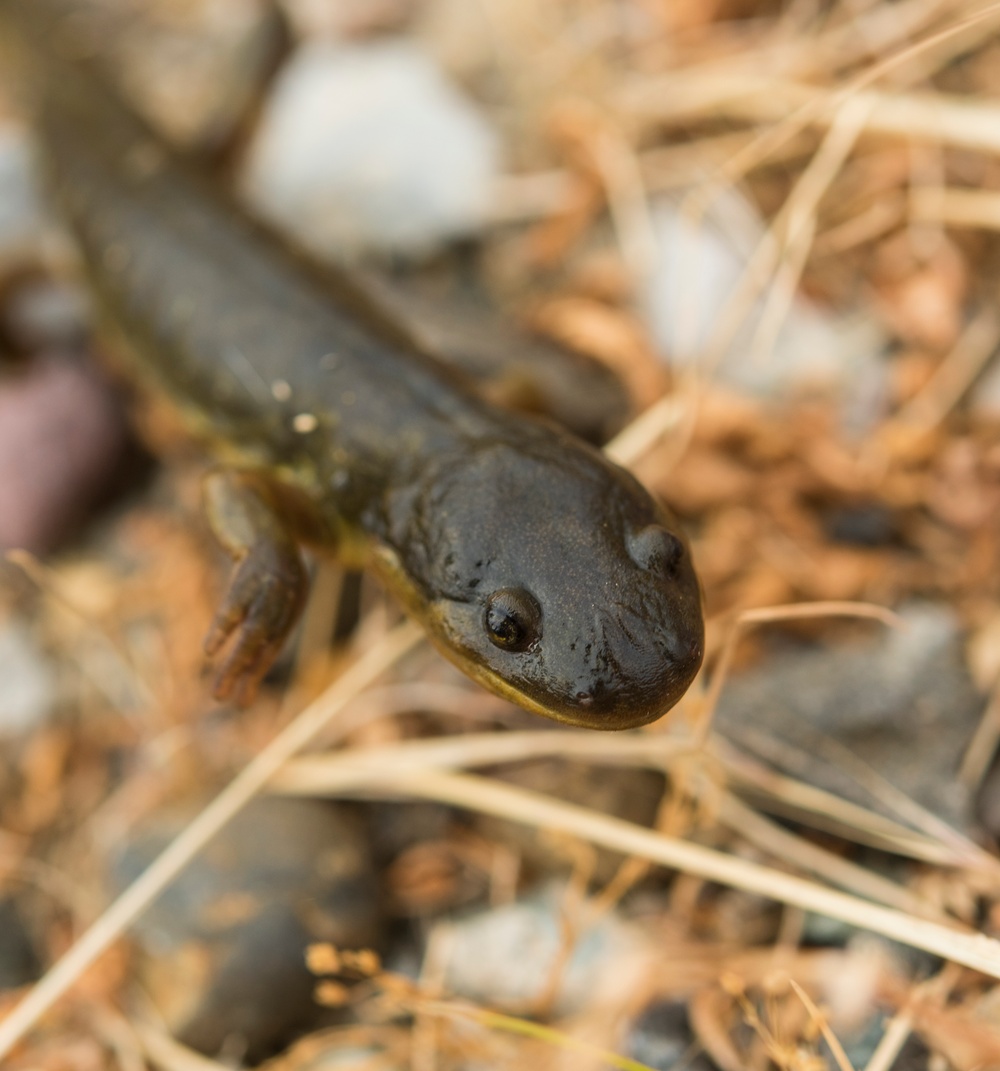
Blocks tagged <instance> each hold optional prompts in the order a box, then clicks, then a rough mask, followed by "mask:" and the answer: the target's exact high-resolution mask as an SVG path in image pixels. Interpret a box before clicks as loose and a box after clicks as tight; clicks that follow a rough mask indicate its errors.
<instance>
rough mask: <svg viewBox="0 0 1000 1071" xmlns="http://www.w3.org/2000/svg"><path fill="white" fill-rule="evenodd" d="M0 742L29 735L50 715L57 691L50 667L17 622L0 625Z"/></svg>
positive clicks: (27, 633) (53, 707) (51, 667)
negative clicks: (1, 687)
mask: <svg viewBox="0 0 1000 1071" xmlns="http://www.w3.org/2000/svg"><path fill="white" fill-rule="evenodd" d="M0 680H2V681H3V689H2V691H0V740H3V739H4V738H5V737H7V738H10V737H16V736H21V735H24V734H26V733H29V732H31V731H32V730H33V729H35V728H37V727H39V726H41V725H43V724H45V722H47V721H48V720H49V718H50V716H51V715H52V712H53V710H54V709H55V705H56V701H57V699H58V695H59V691H58V684H57V681H56V676H55V671H54V668H53V666H52V663H51V662H50V661H49V659H48V658H47V657H46V655H45V654H44V653H43V651H42V650H41V649H40V648H39V647H38V645H37V644H36V643H35V641H34V638H33V637H32V635H31V633H30V632H28V630H27V629H26V628H25V627H24V626H23V625H21V624H20V623H19V622H17V621H13V620H11V621H6V622H0Z"/></svg>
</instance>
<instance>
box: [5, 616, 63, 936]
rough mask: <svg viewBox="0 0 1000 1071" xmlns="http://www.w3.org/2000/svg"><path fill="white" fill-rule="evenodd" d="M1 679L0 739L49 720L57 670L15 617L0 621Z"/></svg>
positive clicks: (27, 730) (15, 735)
mask: <svg viewBox="0 0 1000 1071" xmlns="http://www.w3.org/2000/svg"><path fill="white" fill-rule="evenodd" d="M0 680H2V681H3V702H2V703H0V741H3V740H5V739H8V740H9V739H11V738H14V737H19V736H26V735H27V734H28V733H30V732H31V731H32V730H34V729H36V728H38V727H39V726H41V725H43V724H45V723H46V722H47V721H48V720H49V718H50V717H51V715H52V713H53V712H54V710H55V706H56V702H57V700H58V698H59V691H58V684H57V679H56V674H55V672H54V668H53V666H52V664H51V662H50V661H49V659H48V658H47V657H46V655H45V653H44V652H43V651H42V650H41V649H40V648H39V646H38V645H37V644H36V643H35V640H34V637H33V636H32V635H31V633H30V632H29V631H28V630H27V629H26V628H25V627H24V626H23V625H22V624H21V623H19V622H18V621H16V620H8V621H3V622H0ZM2 929H3V924H2V923H0V931H2Z"/></svg>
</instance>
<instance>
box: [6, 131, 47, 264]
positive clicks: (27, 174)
mask: <svg viewBox="0 0 1000 1071" xmlns="http://www.w3.org/2000/svg"><path fill="white" fill-rule="evenodd" d="M44 226H45V215H44V212H43V209H42V204H41V200H40V198H39V195H38V184H37V179H36V175H35V168H34V162H33V157H32V152H31V144H30V141H29V138H28V135H27V133H26V132H25V131H23V130H22V129H21V128H20V127H17V126H14V125H13V124H11V123H0V273H2V272H6V271H10V270H12V269H14V268H16V267H18V266H19V265H20V264H21V263H22V262H23V261H25V260H29V261H30V260H34V259H35V256H36V254H37V252H38V250H39V247H40V245H41V242H42V233H43V230H44Z"/></svg>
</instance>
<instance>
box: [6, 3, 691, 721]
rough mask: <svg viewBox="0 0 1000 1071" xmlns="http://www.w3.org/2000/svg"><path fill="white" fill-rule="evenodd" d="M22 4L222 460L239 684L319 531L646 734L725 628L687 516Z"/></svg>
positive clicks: (55, 131) (127, 301) (62, 134)
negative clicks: (526, 408) (181, 147)
mask: <svg viewBox="0 0 1000 1071" xmlns="http://www.w3.org/2000/svg"><path fill="white" fill-rule="evenodd" d="M0 16H3V17H4V18H5V20H6V21H5V22H4V32H5V33H7V34H13V36H15V37H17V38H19V39H20V42H21V44H20V47H19V48H18V50H17V51H18V55H19V57H21V58H22V59H23V58H24V57H25V56H27V58H28V61H27V63H26V64H23V65H22V66H24V67H26V68H27V70H28V74H27V75H26V81H27V83H28V86H29V92H28V94H27V96H28V97H29V99H30V100H31V101H32V102H33V118H34V120H35V122H36V125H37V129H38V134H39V140H40V144H41V146H42V157H43V160H44V163H45V167H46V171H47V173H48V177H49V179H50V184H51V188H52V191H53V195H54V200H55V202H56V204H57V206H58V208H59V209H60V210H61V213H62V216H63V218H64V220H65V222H66V224H67V226H68V229H69V231H70V233H71V234H72V236H73V237H74V239H75V242H76V244H77V245H78V247H79V250H80V253H81V255H82V260H83V263H84V265H85V270H86V275H87V277H88V281H89V284H90V287H91V289H92V291H93V293H94V296H95V300H96V304H97V307H98V309H99V310H100V313H101V316H102V318H103V320H105V321H106V322H109V323H110V324H112V325H113V330H114V332H115V333H116V334H117V335H118V336H120V337H121V338H122V339H124V340H125V342H126V344H127V346H126V349H127V353H128V369H129V374H130V375H131V376H133V377H134V378H135V380H136V381H137V382H138V383H139V384H140V385H143V386H145V387H146V388H147V389H150V390H152V391H154V392H155V393H156V394H157V395H161V396H163V397H165V398H167V399H169V401H170V402H171V403H172V404H173V405H174V406H175V407H176V409H177V411H178V412H179V413H180V414H181V416H182V417H183V419H184V422H185V424H186V426H187V428H188V429H189V430H190V432H191V433H192V434H194V435H195V436H196V437H198V438H199V439H200V440H201V441H202V442H203V443H204V444H205V446H206V448H207V451H208V452H209V454H210V456H212V457H213V458H214V461H215V467H214V468H213V469H212V470H211V471H210V472H209V473H208V475H207V476H206V478H205V484H204V499H205V509H206V514H207V517H208V521H209V524H210V526H211V527H212V529H213V531H214V533H215V534H216V536H217V537H218V540H219V542H220V543H221V545H222V547H223V548H224V549H225V550H226V552H227V553H228V554H229V556H230V557H231V559H232V562H233V570H232V575H231V579H230V581H229V586H228V590H227V592H226V594H225V596H224V598H223V599H222V603H221V606H220V607H219V610H218V613H217V615H216V617H215V620H214V622H213V624H212V626H211V629H210V631H209V634H208V637H207V639H206V641H205V642H206V651H207V652H208V655H209V656H210V657H214V658H216V659H217V660H218V662H219V669H218V676H217V678H216V685H215V692H216V695H217V696H218V697H219V698H226V697H228V696H234V697H235V698H237V699H246V698H248V697H249V696H250V695H252V693H253V691H254V689H255V687H256V686H257V684H258V683H259V682H260V680H261V679H262V677H263V675H264V674H265V672H266V671H267V669H268V667H269V666H270V665H271V664H272V662H273V661H274V659H275V658H276V656H277V654H278V653H279V651H280V649H281V647H282V645H283V643H284V641H285V640H286V638H287V636H288V634H289V632H290V630H291V629H292V627H293V625H294V623H295V621H296V618H297V616H298V614H299V611H300V609H301V607H302V604H303V601H304V599H305V594H306V588H307V573H306V568H305V565H304V561H303V557H302V547H303V546H304V545H306V546H310V547H314V548H318V549H319V550H320V551H324V550H325V551H330V552H332V553H334V554H337V555H339V556H340V557H341V558H342V559H343V560H344V561H345V562H348V563H351V564H352V565H364V566H366V567H369V568H371V569H373V570H374V572H375V573H376V574H377V575H378V576H379V577H380V578H381V580H382V582H383V583H384V584H385V586H386V587H387V588H388V589H389V590H390V591H392V592H393V593H395V595H396V596H398V598H399V599H400V600H401V601H402V603H403V605H404V607H405V608H406V610H407V611H408V612H409V613H410V614H412V615H413V616H414V617H416V618H417V619H418V620H419V621H420V622H421V623H422V624H423V626H424V628H425V629H426V632H427V635H428V636H429V637H430V639H431V640H432V641H433V642H434V644H435V645H436V646H437V647H438V648H439V649H440V650H441V652H442V653H443V654H444V655H445V656H446V657H448V658H449V659H450V660H451V661H452V662H454V663H455V664H456V665H457V666H458V667H459V668H460V669H462V670H463V671H464V672H465V673H467V674H468V675H469V676H470V677H472V678H474V679H475V680H477V681H479V682H481V683H482V684H483V685H485V686H486V687H487V688H489V689H491V690H492V691H494V692H496V693H498V694H500V695H501V696H504V697H506V698H508V699H510V700H512V701H513V702H515V703H517V704H519V705H520V706H522V707H524V708H526V709H528V710H531V711H534V712H536V713H538V714H541V715H544V716H546V717H549V718H554V719H556V720H558V721H560V722H564V723H568V724H571V725H576V726H585V727H588V728H594V729H627V728H632V727H636V726H640V725H643V724H646V723H648V722H650V721H652V720H654V719H656V718H658V717H660V716H661V715H662V714H663V713H664V712H665V711H667V710H668V709H669V708H670V707H671V706H672V705H673V704H674V703H676V702H677V700H678V699H679V698H680V697H681V696H682V695H683V694H684V692H685V690H686V689H687V688H688V686H689V685H690V684H691V682H692V680H693V678H694V677H695V675H696V673H697V671H698V669H699V666H700V664H701V661H702V652H703V647H704V630H703V621H702V609H701V593H700V589H699V584H698V580H697V578H696V574H695V570H694V568H693V565H692V561H691V555H690V551H689V548H688V545H687V542H686V540H685V538H684V536H683V534H682V533H681V530H680V528H679V526H678V523H677V520H676V518H675V517H674V516H673V515H672V514H671V513H670V512H669V510H668V509H667V508H666V507H665V506H664V505H663V504H662V503H661V502H659V501H657V500H656V499H654V498H653V497H652V496H651V495H650V494H649V493H648V492H647V491H646V489H645V488H644V487H642V486H641V485H640V483H639V482H638V481H637V480H636V479H635V478H634V477H633V476H632V475H631V474H630V473H628V472H626V471H625V470H624V469H622V468H619V467H617V466H616V465H614V464H612V463H611V462H610V461H609V460H608V459H607V458H605V457H604V456H603V455H602V454H601V453H600V452H599V451H597V450H596V449H593V448H591V447H590V446H587V445H585V444H584V443H583V442H581V441H580V440H578V439H576V438H574V437H573V436H572V435H571V434H569V433H568V432H566V431H564V430H562V429H561V428H560V427H557V426H556V425H554V424H552V423H547V422H546V421H545V420H543V419H536V418H532V417H529V416H526V415H516V414H512V413H510V412H506V411H502V410H500V409H498V408H495V407H493V406H491V405H489V404H487V403H486V402H485V401H483V400H481V399H480V398H478V397H477V396H476V395H475V394H474V392H472V391H471V390H470V389H469V388H468V387H467V386H466V385H465V384H464V382H463V381H461V380H460V379H457V378H456V377H455V376H454V375H452V374H450V373H449V372H448V371H447V370H446V369H444V368H443V366H442V365H441V364H439V363H438V362H436V361H435V360H434V358H433V357H432V356H431V355H429V354H428V353H426V352H425V351H424V349H423V348H422V347H421V346H420V345H418V344H417V343H416V342H415V341H414V340H413V338H412V337H411V336H410V334H409V333H408V331H407V330H406V329H405V328H404V327H403V326H401V325H399V324H398V323H397V322H395V321H394V320H393V319H392V318H391V317H390V316H388V315H387V314H386V313H384V312H383V311H382V309H380V308H379V306H378V305H377V304H376V303H375V302H374V301H373V300H372V299H371V298H370V297H368V296H367V295H366V294H365V293H364V292H363V290H361V289H360V288H359V287H358V286H356V285H355V284H354V283H353V282H352V281H351V279H350V278H348V277H347V275H346V274H344V273H342V272H340V271H336V270H334V269H332V268H331V269H330V270H325V269H324V270H323V271H322V272H320V271H318V270H316V269H315V268H314V267H313V266H312V265H311V264H309V263H308V262H306V261H305V260H304V259H303V258H302V257H300V256H299V255H297V254H296V253H295V252H294V251H293V250H291V249H290V248H289V247H288V246H287V245H285V244H283V243H282V242H280V241H279V240H277V239H275V238H274V237H273V236H272V235H270V234H269V233H267V232H266V231H265V230H264V229H262V228H261V227H260V226H259V225H258V224H256V223H255V222H254V221H252V220H251V219H250V218H249V216H248V215H247V214H246V213H244V212H243V211H241V210H240V208H239V207H237V206H236V205H235V203H234V202H233V201H232V200H231V199H230V198H229V197H228V195H227V194H226V193H225V192H224V191H223V190H222V189H221V188H220V187H219V185H218V184H217V183H215V182H213V181H212V180H211V177H210V176H208V175H207V174H206V173H205V172H203V171H202V170H200V169H199V167H198V166H197V164H196V163H195V162H192V161H191V160H189V159H187V158H186V157H184V156H183V155H182V154H180V153H178V152H175V151H173V150H171V149H170V148H169V147H168V146H166V145H164V144H163V143H162V142H161V141H159V140H157V138H156V137H155V136H154V135H153V134H152V133H151V132H150V130H149V128H148V127H147V126H145V125H144V123H143V122H142V121H141V120H140V119H138V118H137V117H136V116H135V114H134V113H133V112H132V111H131V110H130V109H129V108H128V107H127V106H126V105H125V104H124V102H123V101H122V99H121V97H120V96H119V95H118V94H117V93H116V92H115V89H114V87H113V86H112V84H111V83H110V81H109V80H108V79H106V78H105V76H104V74H103V72H102V71H101V70H100V69H99V67H98V65H97V64H95V63H94V61H93V60H92V59H90V58H88V57H87V56H86V55H82V56H81V55H78V54H77V53H81V52H86V51H87V50H85V49H81V48H80V47H79V43H80V41H81V39H85V38H82V37H81V33H80V27H81V23H80V22H79V16H80V11H79V10H74V5H73V4H68V5H62V6H61V5H60V4H59V3H56V2H53V0H31V2H30V3H28V2H25V0H0ZM32 72H34V73H33V74H32Z"/></svg>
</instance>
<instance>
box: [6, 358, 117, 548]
mask: <svg viewBox="0 0 1000 1071" xmlns="http://www.w3.org/2000/svg"><path fill="white" fill-rule="evenodd" d="M127 441H128V440H127V436H126V425H125V416H124V412H123V408H122V404H121V401H120V399H119V397H118V395H117V393H116V392H115V391H114V390H113V389H112V388H111V386H110V385H109V384H108V382H107V380H106V379H105V378H104V377H103V376H102V375H101V374H100V373H99V372H97V371H96V370H95V369H93V368H92V367H90V366H89V365H86V364H84V363H83V362H82V361H77V360H74V359H71V358H68V357H62V356H58V355H55V354H52V355H49V356H43V357H39V358H37V359H35V360H33V361H32V362H31V363H30V365H29V366H28V367H27V369H25V370H23V371H17V372H11V373H10V374H8V375H4V376H0V551H2V550H10V549H12V548H14V547H19V548H22V549H25V550H28V551H31V552H32V553H33V554H43V553H46V552H48V551H50V550H52V549H53V548H54V547H56V546H57V545H58V544H59V543H60V542H61V541H62V540H63V539H65V538H66V537H67V536H68V535H70V534H71V533H72V531H73V529H74V528H75V527H76V526H77V525H79V524H80V522H81V521H82V520H83V519H84V518H85V517H86V515H87V513H88V511H89V509H90V507H91V506H92V505H93V503H94V502H95V501H96V500H97V499H98V498H99V497H100V496H101V495H102V494H103V493H104V492H105V490H106V488H107V486H108V484H109V482H110V481H111V480H112V479H113V478H114V476H115V475H116V468H117V462H118V461H119V459H120V458H121V457H122V456H123V452H124V450H125V449H126V443H127Z"/></svg>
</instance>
